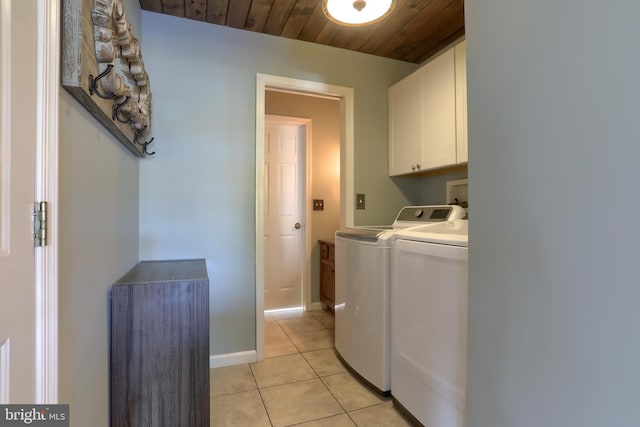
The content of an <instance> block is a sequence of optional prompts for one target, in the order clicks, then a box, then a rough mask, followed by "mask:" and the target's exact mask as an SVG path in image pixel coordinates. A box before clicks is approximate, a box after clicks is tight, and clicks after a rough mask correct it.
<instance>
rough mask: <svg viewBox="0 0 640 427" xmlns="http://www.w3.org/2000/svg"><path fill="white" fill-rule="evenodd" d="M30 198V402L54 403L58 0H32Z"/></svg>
mask: <svg viewBox="0 0 640 427" xmlns="http://www.w3.org/2000/svg"><path fill="white" fill-rule="evenodd" d="M37 10H38V36H37V40H38V52H37V55H38V71H37V73H38V74H37V76H38V77H37V81H36V84H37V86H38V88H37V93H38V105H37V126H38V130H37V141H36V199H37V200H39V201H41V200H45V201H47V202H49V203H48V204H49V206H48V218H47V222H48V241H49V243H48V246H46V247H43V248H39V249H38V250H36V251H35V270H36V274H35V281H36V283H35V286H36V292H35V294H36V301H35V305H36V307H35V308H36V310H35V312H36V367H35V369H36V376H35V377H36V402H35V403H39V404H55V403H58V258H57V255H58V102H59V99H60V93H59V90H60V74H59V73H60V65H59V64H60V10H61V7H60V0H38V4H37Z"/></svg>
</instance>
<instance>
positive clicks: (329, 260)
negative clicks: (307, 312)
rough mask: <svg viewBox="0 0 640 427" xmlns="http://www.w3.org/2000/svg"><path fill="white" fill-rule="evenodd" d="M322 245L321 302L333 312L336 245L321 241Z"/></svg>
mask: <svg viewBox="0 0 640 427" xmlns="http://www.w3.org/2000/svg"><path fill="white" fill-rule="evenodd" d="M318 243H319V244H320V300H321V301H322V302H323V303H325V304H326V305H327V307H328V308H329V309H330V310H331V311H333V306H334V304H335V298H336V297H335V295H336V279H335V271H336V270H335V265H336V264H335V244H334V243H333V241H331V240H319V241H318Z"/></svg>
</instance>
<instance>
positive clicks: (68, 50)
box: [62, 0, 155, 157]
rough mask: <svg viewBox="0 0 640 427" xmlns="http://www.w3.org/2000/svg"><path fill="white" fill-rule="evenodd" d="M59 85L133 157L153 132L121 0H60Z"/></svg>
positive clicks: (144, 81)
mask: <svg viewBox="0 0 640 427" xmlns="http://www.w3.org/2000/svg"><path fill="white" fill-rule="evenodd" d="M62 18H63V19H62V85H63V86H64V87H65V88H66V89H67V90H68V91H69V92H70V93H71V94H72V95H73V96H74V97H75V98H76V99H77V100H78V101H79V102H80V103H81V104H82V105H83V106H84V107H85V108H86V109H87V110H89V112H91V114H93V116H94V117H96V118H97V119H98V121H100V123H102V124H103V125H104V126H105V127H106V128H107V129H108V130H109V131H110V132H111V133H112V134H113V135H114V136H115V137H116V138H118V140H119V141H120V142H122V144H124V145H125V147H127V148H128V149H129V150H130V151H131V152H132V153H134V154H135V155H136V156H138V157H145V156H150V155H153V154H155V151H153V152H150V151H149V150H148V146H149V144H151V143H152V142H153V140H154V138H151V139H149V140H148V141H147V140H146V138H147V137H148V136H149V133H150V132H149V131H150V129H151V89H150V86H149V76H148V75H147V72H146V70H145V68H144V63H143V61H142V53H141V50H140V45H139V43H138V40H137V39H136V37H135V36H134V34H133V31H132V28H131V24H130V23H129V22H128V21H127V19H126V16H125V12H124V6H123V4H122V1H121V0H64V1H63V7H62Z"/></svg>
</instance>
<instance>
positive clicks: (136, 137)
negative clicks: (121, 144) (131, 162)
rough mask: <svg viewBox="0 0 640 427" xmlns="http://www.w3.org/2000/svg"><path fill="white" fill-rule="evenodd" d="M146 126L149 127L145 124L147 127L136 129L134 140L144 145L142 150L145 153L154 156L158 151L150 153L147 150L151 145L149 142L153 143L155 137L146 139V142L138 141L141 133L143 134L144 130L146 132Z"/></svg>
mask: <svg viewBox="0 0 640 427" xmlns="http://www.w3.org/2000/svg"><path fill="white" fill-rule="evenodd" d="M146 128H147V127H146V126H145V127H143V128H142V129H140V130H139V131H136V133H135V134H134V136H133V142H135V143H136V144H138V145H142V146H143V148H142V152H143V153H144V154H146V155H148V156H153V155H154V154H156V152H155V151H153V152H151V153H150V152H148V151H147V147H148V146H149V144H151V143H152V142H153V140H154V139H155V138H151V139H150V140H149V141H144V142H140V141H138V137H139V136H140V134H141V133H142V132H144V130H145V129H146Z"/></svg>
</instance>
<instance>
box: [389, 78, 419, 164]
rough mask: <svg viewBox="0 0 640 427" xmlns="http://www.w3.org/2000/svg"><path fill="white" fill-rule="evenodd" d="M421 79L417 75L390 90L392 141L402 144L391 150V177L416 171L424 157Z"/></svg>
mask: <svg viewBox="0 0 640 427" xmlns="http://www.w3.org/2000/svg"><path fill="white" fill-rule="evenodd" d="M420 80H421V74H420V73H418V72H416V73H413V74H411V75H410V76H409V77H407V78H405V79H404V80H402V81H400V82H398V83H397V84H396V85H394V86H393V87H391V88H390V89H389V138H390V141H402V143H401V144H400V143H397V144H395V145H394V146H393V147H390V149H389V175H402V174H405V173H410V172H411V171H412V169H413V171H415V170H416V164H417V163H418V162H419V161H420V159H421V158H422V93H421V92H420V90H419V89H420V85H421V82H420Z"/></svg>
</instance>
